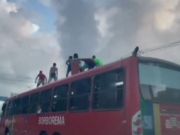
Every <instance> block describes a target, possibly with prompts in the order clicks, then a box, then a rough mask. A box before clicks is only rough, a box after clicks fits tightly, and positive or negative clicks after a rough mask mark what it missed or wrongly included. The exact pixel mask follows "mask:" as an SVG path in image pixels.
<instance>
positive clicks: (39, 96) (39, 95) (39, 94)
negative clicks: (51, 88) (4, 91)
mask: <svg viewBox="0 0 180 135" xmlns="http://www.w3.org/2000/svg"><path fill="white" fill-rule="evenodd" d="M37 93H38V98H39V99H38V103H37V105H38V104H39V103H40V98H41V92H39V91H38V92H35V93H32V94H30V96H29V104H28V112H27V114H28V115H34V114H37V111H36V112H35V113H30V112H29V110H30V105H31V97H32V95H35V94H37ZM34 104H35V103H33V105H34Z"/></svg>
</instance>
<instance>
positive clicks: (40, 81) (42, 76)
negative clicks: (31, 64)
mask: <svg viewBox="0 0 180 135" xmlns="http://www.w3.org/2000/svg"><path fill="white" fill-rule="evenodd" d="M38 78H39V80H38V83H37V87H39V85H40V84H42V85H44V84H45V81H46V83H47V78H46V76H45V75H44V74H43V72H42V71H39V74H38V75H37V77H36V80H35V83H36V81H37V79H38Z"/></svg>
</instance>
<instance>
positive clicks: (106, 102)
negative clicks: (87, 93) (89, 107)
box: [93, 69, 124, 110]
mask: <svg viewBox="0 0 180 135" xmlns="http://www.w3.org/2000/svg"><path fill="white" fill-rule="evenodd" d="M123 80H124V76H123V70H121V69H119V70H115V71H111V72H107V73H104V74H101V75H97V76H96V77H95V78H94V88H93V109H94V110H113V109H120V108H122V106H123V86H124V85H123V84H124V81H123Z"/></svg>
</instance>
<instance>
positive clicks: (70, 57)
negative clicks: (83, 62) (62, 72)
mask: <svg viewBox="0 0 180 135" xmlns="http://www.w3.org/2000/svg"><path fill="white" fill-rule="evenodd" d="M71 63H72V56H69V59H68V60H67V61H66V65H67V66H68V68H67V73H66V77H68V75H69V72H71Z"/></svg>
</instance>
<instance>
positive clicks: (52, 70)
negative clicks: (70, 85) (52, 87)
mask: <svg viewBox="0 0 180 135" xmlns="http://www.w3.org/2000/svg"><path fill="white" fill-rule="evenodd" d="M57 76H58V69H57V67H56V63H53V66H52V67H51V68H50V72H49V81H48V83H50V82H51V80H52V79H54V81H57Z"/></svg>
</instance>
